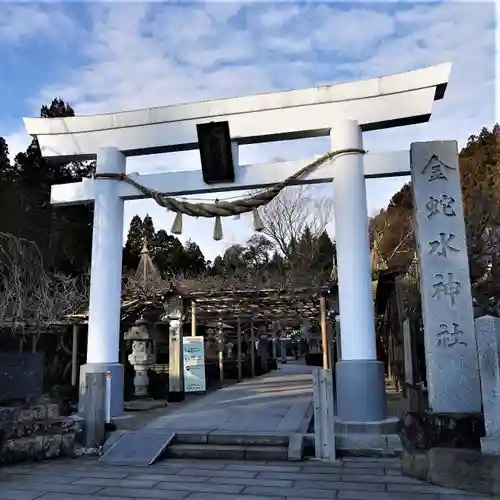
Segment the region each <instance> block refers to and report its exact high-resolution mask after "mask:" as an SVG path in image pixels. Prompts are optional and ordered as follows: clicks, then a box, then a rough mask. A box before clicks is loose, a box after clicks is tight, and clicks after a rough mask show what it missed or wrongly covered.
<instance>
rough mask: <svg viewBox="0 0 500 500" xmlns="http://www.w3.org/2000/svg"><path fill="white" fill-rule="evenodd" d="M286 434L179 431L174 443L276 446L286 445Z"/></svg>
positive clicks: (287, 438) (288, 439)
mask: <svg viewBox="0 0 500 500" xmlns="http://www.w3.org/2000/svg"><path fill="white" fill-rule="evenodd" d="M289 441H290V438H289V437H288V436H276V435H274V434H238V433H229V432H225V433H222V432H220V433H218V432H212V433H208V434H205V433H196V432H179V433H176V434H175V439H174V443H175V444H215V445H223V446H231V445H234V446H278V447H287V446H288V443H289Z"/></svg>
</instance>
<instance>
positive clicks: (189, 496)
mask: <svg viewBox="0 0 500 500" xmlns="http://www.w3.org/2000/svg"><path fill="white" fill-rule="evenodd" d="M336 498H344V499H351V500H479V499H483V500H486V499H487V498H491V497H485V496H480V495H474V494H470V493H466V492H460V491H456V490H449V489H446V488H440V487H437V486H432V485H429V484H425V483H422V482H420V481H417V480H414V479H411V478H407V477H403V476H402V475H401V473H400V470H399V461H398V460H397V459H376V458H372V459H369V458H350V459H345V460H344V461H342V462H341V461H338V462H337V463H335V464H328V465H327V464H325V463H321V462H318V461H304V462H288V463H287V462H285V463H283V462H281V463H277V462H248V461H245V462H234V461H222V460H217V461H216V460H178V459H177V460H173V459H172V460H168V459H167V460H164V461H161V462H159V463H158V464H155V465H153V466H150V467H132V466H107V465H104V464H102V463H101V462H98V461H97V459H91V458H80V459H74V460H58V461H53V462H47V463H40V464H28V465H20V466H11V467H3V468H0V500H34V499H37V500H66V499H73V500H99V499H101V500H103V499H106V500H131V499H137V500H143V499H167V500H313V499H314V500H317V499H336Z"/></svg>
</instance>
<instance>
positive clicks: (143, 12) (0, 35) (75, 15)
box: [0, 1, 495, 258]
mask: <svg viewBox="0 0 500 500" xmlns="http://www.w3.org/2000/svg"><path fill="white" fill-rule="evenodd" d="M494 19H495V11H494V5H493V3H479V2H470V3H465V2H460V3H458V2H453V3H452V2H440V3H438V2H436V3H430V2H426V3H422V2H419V3H412V2H407V1H406V2H390V3H375V2H370V3H361V2H350V3H343V4H340V3H332V2H328V3H321V2H301V3H298V2H295V3H292V2H286V3H285V2H280V3H272V2H252V3H246V4H241V3H236V2H227V1H224V2H210V3H202V2H197V3H187V2H177V3H161V2H151V3H125V2H112V3H103V2H85V3H79V2H61V3H56V2H50V3H49V2H44V3H41V4H35V3H24V2H17V3H8V2H7V3H5V2H3V3H0V60H1V61H2V65H1V73H0V135H2V136H5V137H6V138H7V140H8V142H9V145H10V148H11V150H12V152H13V153H15V152H17V151H19V150H22V149H23V148H24V147H25V146H26V144H27V142H28V141H29V138H28V137H26V134H25V133H24V130H23V125H22V117H23V116H36V115H37V114H38V112H39V108H40V106H41V105H42V104H44V103H50V101H51V100H52V99H53V98H54V97H62V98H63V99H65V100H67V101H68V102H69V103H70V104H71V105H72V106H73V107H74V108H75V110H76V112H77V113H78V114H90V113H97V112H111V111H120V110H124V109H135V108H143V107H149V106H161V105H166V104H172V103H176V102H189V101H196V100H200V99H211V98H218V97H230V96H237V95H245V94H249V93H255V92H267V91H273V90H282V89H290V88H306V87H312V86H316V85H322V84H331V83H342V82H346V81H352V80H356V79H359V78H365V77H376V76H380V75H384V74H392V73H397V72H400V71H407V70H410V69H416V68H419V67H425V66H429V65H432V64H437V63H441V62H445V61H451V62H452V63H453V72H452V76H451V81H450V85H449V89H448V93H447V95H446V97H445V99H444V101H442V102H438V103H436V106H435V111H434V115H433V118H432V120H431V122H430V123H427V124H422V125H418V126H413V127H404V128H401V129H393V130H388V131H381V132H372V133H368V134H365V146H366V147H367V149H369V150H371V151H375V150H378V151H385V150H400V149H408V148H409V145H410V143H411V142H412V141H420V140H439V139H456V140H458V141H459V143H460V144H463V143H464V141H465V140H466V139H467V137H468V136H469V135H470V134H473V133H477V132H479V130H480V128H481V127H482V126H489V127H491V126H492V124H493V123H494V120H495V116H494V90H495V82H494V77H495V73H494V69H495V65H494V62H495V54H494V48H495V37H494V28H495V25H494ZM327 147H328V141H327V140H326V139H317V140H307V141H294V142H292V143H288V144H286V146H285V145H284V144H280V143H277V144H272V145H261V146H252V147H248V148H244V149H243V150H242V152H241V158H240V159H241V161H242V163H253V162H260V161H266V160H269V159H271V158H273V157H276V156H280V157H284V158H287V159H293V158H300V157H309V156H311V155H312V154H318V153H322V152H325V151H326V148H327ZM198 166H199V160H198V158H197V155H196V152H188V153H179V154H171V155H159V156H156V157H142V158H134V159H133V160H130V162H129V165H128V169H129V171H139V172H141V173H146V172H157V171H159V170H161V169H165V168H167V169H169V170H180V169H186V168H189V169H191V168H197V167H198ZM405 180H406V179H396V180H394V179H393V180H377V181H368V183H367V189H368V206H369V212H370V213H373V212H374V210H375V209H377V208H381V207H382V206H384V205H386V204H387V202H388V200H389V198H390V197H391V195H392V194H393V193H394V192H395V191H396V190H397V189H398V188H399V187H400V186H401V184H402V183H403V182H404V181H405ZM314 189H315V190H317V195H318V196H322V195H328V194H329V193H330V192H331V191H330V189H331V188H330V186H321V187H315V188H314ZM146 212H149V213H150V214H151V215H152V216H153V219H154V220H155V223H156V226H157V228H161V227H164V228H166V229H169V228H170V226H171V221H172V216H171V214H166V213H165V211H164V210H162V209H160V208H159V207H156V206H155V205H154V203H153V202H152V201H136V202H128V203H127V204H126V222H127V224H128V221H129V220H130V218H131V217H132V215H133V214H134V213H139V214H140V215H145V214H146ZM211 234H212V224H211V223H210V222H209V221H207V220H188V221H186V223H185V234H184V235H183V238H184V239H187V238H190V237H191V238H193V239H195V240H196V241H197V242H198V243H199V244H200V246H201V247H202V249H203V250H204V252H205V253H206V254H207V256H208V257H210V258H213V256H214V255H215V254H217V253H219V252H222V251H223V250H224V248H225V247H227V246H229V245H230V244H233V243H235V242H241V241H244V240H245V239H247V238H248V237H249V236H251V234H252V231H251V224H250V222H249V220H248V219H246V218H245V217H242V219H241V220H239V221H232V220H231V221H224V234H225V238H224V240H223V241H222V242H218V243H217V242H214V241H212V239H211Z"/></svg>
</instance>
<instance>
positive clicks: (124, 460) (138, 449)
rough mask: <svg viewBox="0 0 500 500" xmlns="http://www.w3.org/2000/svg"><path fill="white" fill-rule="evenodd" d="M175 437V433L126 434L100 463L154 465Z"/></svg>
mask: <svg viewBox="0 0 500 500" xmlns="http://www.w3.org/2000/svg"><path fill="white" fill-rule="evenodd" d="M174 437H175V433H174V432H148V431H138V432H124V433H123V434H122V435H121V436H120V437H119V438H118V439H117V440H116V442H115V443H114V444H112V445H111V447H109V448H108V449H107V450H106V451H105V453H104V455H103V456H102V457H101V458H100V459H99V461H101V462H104V463H105V464H108V465H137V466H148V465H152V464H154V463H155V462H156V461H157V460H158V459H159V458H160V457H161V456H162V455H163V454H164V453H165V450H166V449H167V446H168V445H169V444H170V443H171V442H172V440H173V439H174Z"/></svg>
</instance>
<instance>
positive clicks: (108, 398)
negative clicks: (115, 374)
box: [106, 370, 111, 424]
mask: <svg viewBox="0 0 500 500" xmlns="http://www.w3.org/2000/svg"><path fill="white" fill-rule="evenodd" d="M110 422H111V372H110V371H109V370H108V371H107V372H106V423H107V424H109V423H110Z"/></svg>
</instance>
